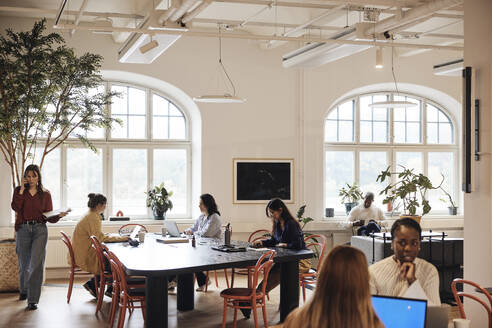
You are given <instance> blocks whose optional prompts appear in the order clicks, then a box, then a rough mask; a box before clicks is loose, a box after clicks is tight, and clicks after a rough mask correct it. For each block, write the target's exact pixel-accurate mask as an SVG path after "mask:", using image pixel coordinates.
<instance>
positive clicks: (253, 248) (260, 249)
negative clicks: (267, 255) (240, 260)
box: [246, 247, 268, 252]
mask: <svg viewBox="0 0 492 328" xmlns="http://www.w3.org/2000/svg"><path fill="white" fill-rule="evenodd" d="M246 249H247V250H248V251H258V252H264V251H268V248H266V247H261V248H255V247H248V248H246Z"/></svg>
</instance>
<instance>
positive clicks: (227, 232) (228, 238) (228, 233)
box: [224, 223, 231, 246]
mask: <svg viewBox="0 0 492 328" xmlns="http://www.w3.org/2000/svg"><path fill="white" fill-rule="evenodd" d="M230 225H231V224H230V223H228V224H227V225H226V228H225V231H224V245H226V246H230V245H231V228H230Z"/></svg>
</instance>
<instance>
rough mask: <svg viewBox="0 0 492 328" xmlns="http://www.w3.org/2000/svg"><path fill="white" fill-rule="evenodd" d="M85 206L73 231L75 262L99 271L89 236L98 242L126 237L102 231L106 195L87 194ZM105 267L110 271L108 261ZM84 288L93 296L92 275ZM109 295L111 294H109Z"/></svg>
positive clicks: (88, 269) (94, 292)
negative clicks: (87, 199)
mask: <svg viewBox="0 0 492 328" xmlns="http://www.w3.org/2000/svg"><path fill="white" fill-rule="evenodd" d="M88 197H89V201H88V202H87V206H88V207H89V212H88V213H87V214H86V215H85V216H84V217H83V218H82V219H81V220H80V221H79V222H78V223H77V226H76V227H75V230H74V231H73V237H72V247H73V253H74V257H75V263H77V265H78V266H79V267H80V268H81V269H82V270H85V271H87V272H91V273H94V274H98V273H99V263H98V261H97V257H96V252H95V251H94V250H93V249H92V242H91V239H90V236H96V237H97V239H98V240H99V241H100V242H106V243H107V242H121V241H126V240H128V237H110V236H108V235H105V234H104V233H103V232H102V228H101V214H102V213H103V212H104V210H105V209H106V202H107V200H106V196H104V195H102V194H89V195H88ZM104 266H105V269H106V270H107V271H111V267H110V265H109V262H106V263H104ZM84 288H85V289H86V290H87V291H88V292H89V293H90V294H91V295H92V296H94V297H97V295H96V283H95V281H94V277H92V278H91V279H90V280H89V281H87V282H86V283H85V284H84ZM111 292H112V286H111V285H109V286H108V290H107V291H106V295H107V296H110V295H111ZM110 297H111V296H110Z"/></svg>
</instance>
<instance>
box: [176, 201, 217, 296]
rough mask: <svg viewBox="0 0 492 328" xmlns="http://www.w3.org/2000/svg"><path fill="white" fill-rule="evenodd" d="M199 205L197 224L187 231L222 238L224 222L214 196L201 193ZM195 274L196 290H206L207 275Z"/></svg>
mask: <svg viewBox="0 0 492 328" xmlns="http://www.w3.org/2000/svg"><path fill="white" fill-rule="evenodd" d="M198 207H199V208H200V211H201V212H202V214H201V215H200V216H199V217H198V219H196V221H195V224H193V226H192V227H190V228H188V229H186V230H185V233H186V234H188V235H193V234H194V235H197V236H201V237H209V238H220V235H221V232H222V230H221V227H222V222H221V220H220V212H219V210H218V207H217V203H215V199H214V197H213V196H212V195H210V194H203V195H201V196H200V203H199V205H198ZM195 276H196V281H197V283H198V288H197V289H196V290H197V291H199V292H201V291H204V290H205V284H206V283H207V276H206V275H205V274H204V273H203V272H196V273H195ZM169 286H171V287H172V286H173V284H172V283H170V285H169Z"/></svg>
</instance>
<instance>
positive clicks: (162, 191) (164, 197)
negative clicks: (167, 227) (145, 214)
mask: <svg viewBox="0 0 492 328" xmlns="http://www.w3.org/2000/svg"><path fill="white" fill-rule="evenodd" d="M145 194H147V207H150V208H152V213H153V214H154V219H156V220H164V219H165V216H166V212H167V211H168V210H172V209H173V202H172V201H171V200H170V199H169V197H171V196H172V195H173V192H172V191H167V190H166V188H165V187H164V182H163V183H161V184H160V185H158V186H155V187H154V188H152V189H150V190H149V191H148V192H146V193H145Z"/></svg>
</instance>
